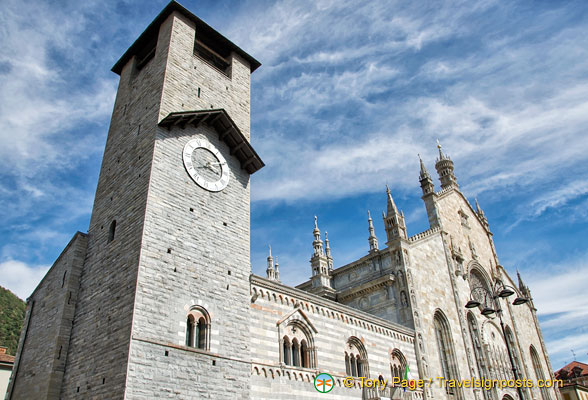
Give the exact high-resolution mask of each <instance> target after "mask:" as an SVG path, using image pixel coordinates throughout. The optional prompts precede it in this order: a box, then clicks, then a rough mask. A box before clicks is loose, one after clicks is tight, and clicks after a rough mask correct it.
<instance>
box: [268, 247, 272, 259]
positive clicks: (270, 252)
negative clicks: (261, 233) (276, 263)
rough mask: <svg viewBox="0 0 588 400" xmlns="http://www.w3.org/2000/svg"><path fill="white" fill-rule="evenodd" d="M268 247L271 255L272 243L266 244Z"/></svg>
mask: <svg viewBox="0 0 588 400" xmlns="http://www.w3.org/2000/svg"><path fill="white" fill-rule="evenodd" d="M268 247H269V256H270V257H271V256H272V245H271V244H268Z"/></svg>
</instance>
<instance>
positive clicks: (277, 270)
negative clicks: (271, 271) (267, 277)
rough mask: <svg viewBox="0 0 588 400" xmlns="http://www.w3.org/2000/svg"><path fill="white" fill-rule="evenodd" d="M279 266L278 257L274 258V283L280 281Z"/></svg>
mask: <svg viewBox="0 0 588 400" xmlns="http://www.w3.org/2000/svg"><path fill="white" fill-rule="evenodd" d="M279 267H280V265H279V264H278V256H276V267H275V270H276V272H275V277H276V281H279V280H280V268H279Z"/></svg>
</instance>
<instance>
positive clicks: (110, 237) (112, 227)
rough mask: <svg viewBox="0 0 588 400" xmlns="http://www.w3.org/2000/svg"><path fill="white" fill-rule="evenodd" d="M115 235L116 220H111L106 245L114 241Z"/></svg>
mask: <svg viewBox="0 0 588 400" xmlns="http://www.w3.org/2000/svg"><path fill="white" fill-rule="evenodd" d="M115 233H116V220H113V221H112V222H111V223H110V229H109V230H108V243H110V242H112V241H113V240H114V235H115Z"/></svg>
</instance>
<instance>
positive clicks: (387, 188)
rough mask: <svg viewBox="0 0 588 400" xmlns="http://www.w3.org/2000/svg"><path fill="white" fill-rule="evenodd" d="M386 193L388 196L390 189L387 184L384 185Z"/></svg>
mask: <svg viewBox="0 0 588 400" xmlns="http://www.w3.org/2000/svg"><path fill="white" fill-rule="evenodd" d="M386 193H388V194H390V188H389V187H388V184H386Z"/></svg>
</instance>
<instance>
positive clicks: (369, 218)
mask: <svg viewBox="0 0 588 400" xmlns="http://www.w3.org/2000/svg"><path fill="white" fill-rule="evenodd" d="M371 219H372V216H371V215H370V210H368V221H371Z"/></svg>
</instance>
